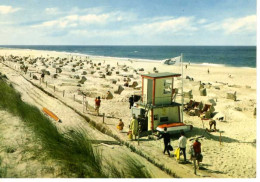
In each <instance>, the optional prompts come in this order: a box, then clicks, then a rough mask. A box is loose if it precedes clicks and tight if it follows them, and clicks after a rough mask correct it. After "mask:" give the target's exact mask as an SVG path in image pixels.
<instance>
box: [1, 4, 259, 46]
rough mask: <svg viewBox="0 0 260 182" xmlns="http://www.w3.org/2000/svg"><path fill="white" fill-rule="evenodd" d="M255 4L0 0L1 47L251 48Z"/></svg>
mask: <svg viewBox="0 0 260 182" xmlns="http://www.w3.org/2000/svg"><path fill="white" fill-rule="evenodd" d="M256 24H257V15H256V0H73V1H72V0H15V1H10V0H0V45H256Z"/></svg>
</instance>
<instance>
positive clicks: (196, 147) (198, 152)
mask: <svg viewBox="0 0 260 182" xmlns="http://www.w3.org/2000/svg"><path fill="white" fill-rule="evenodd" d="M193 150H194V157H195V158H196V161H197V163H198V168H199V166H200V160H201V143H200V142H199V139H198V138H196V140H195V142H194V143H193Z"/></svg>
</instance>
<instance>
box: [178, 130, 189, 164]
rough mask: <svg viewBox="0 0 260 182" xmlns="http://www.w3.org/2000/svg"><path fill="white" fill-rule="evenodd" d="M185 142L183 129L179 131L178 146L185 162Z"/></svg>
mask: <svg viewBox="0 0 260 182" xmlns="http://www.w3.org/2000/svg"><path fill="white" fill-rule="evenodd" d="M186 143H187V138H186V137H185V136H184V131H181V137H180V138H179V148H180V151H182V153H183V156H184V162H186Z"/></svg>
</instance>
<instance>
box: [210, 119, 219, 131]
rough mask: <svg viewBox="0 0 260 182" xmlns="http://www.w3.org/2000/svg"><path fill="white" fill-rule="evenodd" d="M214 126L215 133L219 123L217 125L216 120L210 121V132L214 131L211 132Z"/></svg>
mask: <svg viewBox="0 0 260 182" xmlns="http://www.w3.org/2000/svg"><path fill="white" fill-rule="evenodd" d="M212 126H214V129H213V131H217V129H216V126H217V123H216V121H215V120H210V121H209V130H210V131H212V130H211V128H212Z"/></svg>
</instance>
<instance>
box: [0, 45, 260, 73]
mask: <svg viewBox="0 0 260 182" xmlns="http://www.w3.org/2000/svg"><path fill="white" fill-rule="evenodd" d="M57 46H58V45H57ZM1 50H20V51H40V52H51V53H55V54H65V55H68V56H69V55H72V56H81V57H83V56H85V57H90V58H98V59H107V58H108V59H116V60H122V61H133V62H147V63H150V62H151V63H159V64H161V61H162V60H165V59H162V60H159V59H142V58H129V57H113V56H102V55H91V54H85V53H77V52H66V51H56V50H41V49H23V48H7V47H1V46H0V51H1ZM189 63H190V65H195V66H205V67H206V66H209V67H228V68H243V69H244V68H245V69H250V68H251V69H257V67H249V66H237V67H236V66H233V65H225V64H217V63H209V62H201V63H196V62H195V63H194V62H185V58H184V62H183V65H189ZM166 66H178V65H166Z"/></svg>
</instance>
